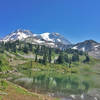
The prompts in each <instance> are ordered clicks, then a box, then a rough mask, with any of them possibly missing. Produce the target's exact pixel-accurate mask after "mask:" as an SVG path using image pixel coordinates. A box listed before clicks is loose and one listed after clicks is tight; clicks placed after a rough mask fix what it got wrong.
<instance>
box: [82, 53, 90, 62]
mask: <svg viewBox="0 0 100 100" xmlns="http://www.w3.org/2000/svg"><path fill="white" fill-rule="evenodd" d="M89 61H90V58H89V56H88V54H87V55H85V60H84V61H83V63H87V62H89Z"/></svg>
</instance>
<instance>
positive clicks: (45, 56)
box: [43, 53, 47, 65]
mask: <svg viewBox="0 0 100 100" xmlns="http://www.w3.org/2000/svg"><path fill="white" fill-rule="evenodd" d="M43 64H44V65H46V64H47V55H46V53H45V54H44V56H43Z"/></svg>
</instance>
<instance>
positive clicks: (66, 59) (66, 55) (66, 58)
mask: <svg viewBox="0 0 100 100" xmlns="http://www.w3.org/2000/svg"><path fill="white" fill-rule="evenodd" d="M64 60H65V62H66V63H68V62H69V59H68V54H65V55H64Z"/></svg>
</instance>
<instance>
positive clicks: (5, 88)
mask: <svg viewBox="0 0 100 100" xmlns="http://www.w3.org/2000/svg"><path fill="white" fill-rule="evenodd" d="M47 98H48V100H57V99H53V98H50V97H48V96H43V95H39V94H36V93H32V92H29V91H28V90H26V89H24V88H22V87H20V86H18V85H15V84H13V83H11V82H8V81H6V80H0V100H46V99H47Z"/></svg>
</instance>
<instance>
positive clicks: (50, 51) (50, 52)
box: [48, 48, 52, 63]
mask: <svg viewBox="0 0 100 100" xmlns="http://www.w3.org/2000/svg"><path fill="white" fill-rule="evenodd" d="M51 57H52V50H51V48H49V55H48V60H49V63H51Z"/></svg>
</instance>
